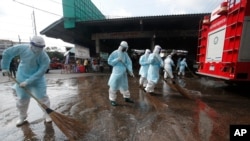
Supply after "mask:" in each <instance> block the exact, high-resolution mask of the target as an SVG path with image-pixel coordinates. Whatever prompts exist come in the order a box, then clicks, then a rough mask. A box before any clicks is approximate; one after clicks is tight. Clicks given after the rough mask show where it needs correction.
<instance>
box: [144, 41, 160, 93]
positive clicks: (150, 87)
mask: <svg viewBox="0 0 250 141" xmlns="http://www.w3.org/2000/svg"><path fill="white" fill-rule="evenodd" d="M160 52H161V47H160V46H159V45H155V47H154V51H153V53H151V54H150V55H149V57H148V61H149V68H148V75H147V81H148V83H147V85H146V88H145V91H146V92H148V93H153V92H154V88H155V85H156V84H157V83H158V81H159V78H160V74H159V73H160V68H161V67H163V61H162V59H161V57H160Z"/></svg>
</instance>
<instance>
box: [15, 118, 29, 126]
mask: <svg viewBox="0 0 250 141" xmlns="http://www.w3.org/2000/svg"><path fill="white" fill-rule="evenodd" d="M26 118H27V116H20V117H19V119H18V120H17V122H16V126H17V127H18V126H22V125H23V124H25V123H27V120H26Z"/></svg>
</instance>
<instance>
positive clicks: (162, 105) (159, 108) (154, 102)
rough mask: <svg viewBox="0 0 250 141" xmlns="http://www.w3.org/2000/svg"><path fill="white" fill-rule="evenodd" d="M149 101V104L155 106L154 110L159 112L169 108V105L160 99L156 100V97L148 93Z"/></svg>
mask: <svg viewBox="0 0 250 141" xmlns="http://www.w3.org/2000/svg"><path fill="white" fill-rule="evenodd" d="M146 96H147V99H148V100H149V102H150V103H151V104H152V105H153V106H154V108H155V109H156V110H157V111H158V112H159V111H162V110H164V109H165V108H167V107H168V105H167V104H165V103H163V102H161V101H159V100H158V99H156V98H155V97H153V96H152V95H150V94H149V93H146Z"/></svg>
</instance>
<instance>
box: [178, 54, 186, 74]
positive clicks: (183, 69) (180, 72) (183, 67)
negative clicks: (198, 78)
mask: <svg viewBox="0 0 250 141" xmlns="http://www.w3.org/2000/svg"><path fill="white" fill-rule="evenodd" d="M186 67H188V65H187V62H186V58H183V59H182V60H181V62H180V67H179V72H178V75H179V76H181V75H182V77H184V76H185V68H186Z"/></svg>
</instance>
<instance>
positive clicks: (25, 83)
mask: <svg viewBox="0 0 250 141" xmlns="http://www.w3.org/2000/svg"><path fill="white" fill-rule="evenodd" d="M19 86H20V87H22V88H24V87H26V86H27V82H25V81H24V82H21V83H20V84H19Z"/></svg>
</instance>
